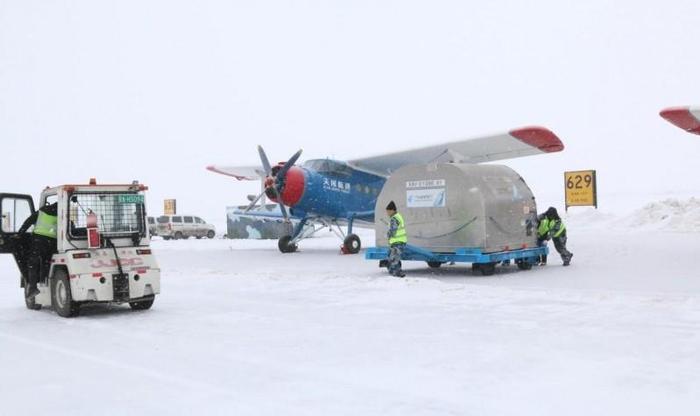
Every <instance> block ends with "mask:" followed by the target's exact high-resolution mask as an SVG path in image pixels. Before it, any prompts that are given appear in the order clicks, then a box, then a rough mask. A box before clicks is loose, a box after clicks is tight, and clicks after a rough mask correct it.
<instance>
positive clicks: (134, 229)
mask: <svg viewBox="0 0 700 416" xmlns="http://www.w3.org/2000/svg"><path fill="white" fill-rule="evenodd" d="M93 216H94V217H95V219H96V220H97V228H98V229H99V230H100V234H102V235H106V236H118V235H133V234H134V233H138V234H140V235H144V233H145V226H144V225H145V209H144V196H143V195H142V194H138V193H128V192H114V193H110V192H105V193H75V194H73V195H72V196H71V198H70V205H69V218H70V225H71V226H70V235H71V236H72V237H78V238H84V235H85V234H84V232H85V229H86V228H87V226H88V222H89V221H88V219H89V217H93Z"/></svg>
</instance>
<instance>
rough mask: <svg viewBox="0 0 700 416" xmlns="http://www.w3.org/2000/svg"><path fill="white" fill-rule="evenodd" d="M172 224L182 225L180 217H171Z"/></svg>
mask: <svg viewBox="0 0 700 416" xmlns="http://www.w3.org/2000/svg"><path fill="white" fill-rule="evenodd" d="M173 222H177V223H182V217H173Z"/></svg>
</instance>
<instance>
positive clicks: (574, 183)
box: [564, 170, 598, 211]
mask: <svg viewBox="0 0 700 416" xmlns="http://www.w3.org/2000/svg"><path fill="white" fill-rule="evenodd" d="M564 195H565V205H566V210H567V211H568V210H569V207H587V206H594V207H596V208H598V188H597V185H596V177H595V171H594V170H577V171H573V172H564Z"/></svg>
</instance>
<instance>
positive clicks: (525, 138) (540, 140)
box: [510, 126, 564, 153]
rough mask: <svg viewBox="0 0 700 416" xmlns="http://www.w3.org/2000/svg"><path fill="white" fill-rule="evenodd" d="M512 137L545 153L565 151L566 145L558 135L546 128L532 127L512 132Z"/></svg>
mask: <svg viewBox="0 0 700 416" xmlns="http://www.w3.org/2000/svg"><path fill="white" fill-rule="evenodd" d="M510 135H511V136H513V137H515V138H516V139H518V140H520V141H521V142H524V143H527V144H529V145H530V146H532V147H536V148H538V149H540V150H541V151H543V152H546V153H552V152H560V151H562V150H564V143H562V142H561V140H559V137H557V135H556V134H554V133H553V132H552V131H551V130H548V129H546V128H544V127H538V126H532V127H523V128H520V129H516V130H511V131H510Z"/></svg>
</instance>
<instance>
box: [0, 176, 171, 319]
mask: <svg viewBox="0 0 700 416" xmlns="http://www.w3.org/2000/svg"><path fill="white" fill-rule="evenodd" d="M147 189H148V188H147V187H146V186H144V185H141V184H139V183H138V182H134V183H131V184H97V182H96V181H95V180H94V179H91V180H90V182H89V183H88V184H84V185H62V186H57V187H54V188H46V189H45V190H44V191H43V192H42V193H41V196H40V198H39V204H38V207H42V206H45V205H50V204H53V203H56V204H57V224H56V247H55V254H53V256H51V258H50V259H46V262H45V263H44V264H41V265H40V274H39V276H40V277H39V283H38V289H39V294H38V295H36V296H35V297H34V298H25V300H26V305H27V307H28V308H29V309H41V307H42V306H47V307H53V308H54V309H55V310H56V312H57V313H58V314H59V315H61V316H64V317H68V316H75V315H77V314H78V313H79V310H80V306H81V305H82V304H86V303H100V302H114V303H129V305H130V306H131V307H132V309H148V308H150V307H151V306H152V304H153V301H154V299H155V295H156V294H158V293H159V292H160V269H159V267H158V264H157V263H156V261H155V258H154V256H153V254H152V252H151V249H150V247H149V243H150V239H149V235H148V224H147V219H146V206H145V195H144V191H146V190H147ZM0 209H1V212H2V224H1V226H0V253H9V254H12V255H13V256H14V258H15V261H16V263H17V266H18V268H19V269H20V274H21V281H20V286H21V287H23V288H25V296H26V290H27V286H28V285H27V276H28V275H27V272H28V265H29V261H30V258H31V252H32V244H33V235H32V228H30V229H29V230H28V231H27V232H25V233H22V234H20V233H19V232H18V231H19V230H20V228H21V226H22V224H23V223H24V221H25V220H26V219H27V218H29V217H30V216H31V215H32V214H33V213H34V212H35V209H37V207H35V205H34V202H33V200H32V197H31V196H29V195H22V194H9V193H3V194H0Z"/></svg>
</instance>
